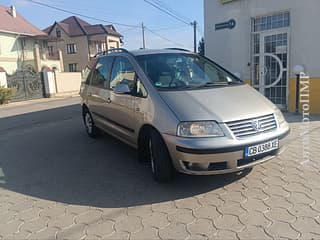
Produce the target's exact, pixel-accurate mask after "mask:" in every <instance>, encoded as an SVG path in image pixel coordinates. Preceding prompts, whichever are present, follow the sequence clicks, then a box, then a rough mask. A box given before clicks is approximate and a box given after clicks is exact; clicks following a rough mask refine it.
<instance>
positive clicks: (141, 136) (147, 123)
mask: <svg viewBox="0 0 320 240" xmlns="http://www.w3.org/2000/svg"><path fill="white" fill-rule="evenodd" d="M84 78H85V79H84V82H83V84H82V86H81V97H82V111H83V119H84V124H85V127H86V131H87V133H88V135H89V136H90V137H95V136H97V134H98V133H99V131H101V130H102V131H105V132H107V133H108V134H110V135H112V136H114V137H116V138H118V139H120V140H121V141H123V142H125V143H126V144H129V145H130V146H132V147H134V148H136V149H137V150H138V154H139V158H140V159H141V160H145V161H150V163H151V164H150V165H151V171H152V173H153V176H154V178H155V179H156V180H157V181H169V180H170V179H171V178H172V177H173V175H174V171H175V170H177V171H179V172H183V173H187V174H194V175H208V174H224V173H230V172H236V171H240V170H242V169H245V168H249V167H252V166H254V165H256V164H261V163H263V162H265V161H267V160H270V159H272V158H274V157H276V156H277V155H279V154H280V153H282V152H283V150H284V139H285V137H286V136H287V135H288V134H289V132H290V128H289V125H288V123H287V122H286V121H285V119H284V117H283V115H282V113H281V111H280V110H279V109H278V108H277V107H276V106H275V105H274V104H273V103H271V102H270V101H269V100H268V99H266V98H265V97H264V96H262V95H261V94H260V93H259V92H258V91H256V90H255V89H253V88H252V87H250V86H248V85H246V84H244V83H243V82H242V81H241V80H240V79H238V78H237V77H236V76H234V75H233V74H232V73H230V72H229V71H227V70H226V69H224V68H223V67H221V66H219V65H218V64H216V63H215V62H213V61H211V60H210V59H208V58H205V57H202V56H200V55H198V54H194V53H191V52H188V51H186V50H182V49H163V50H137V51H131V52H129V51H127V50H125V49H113V50H111V51H108V52H105V53H103V54H100V55H99V56H97V57H96V58H94V59H93V60H92V61H91V62H90V64H89V65H88V67H87V68H86V69H85V70H84Z"/></svg>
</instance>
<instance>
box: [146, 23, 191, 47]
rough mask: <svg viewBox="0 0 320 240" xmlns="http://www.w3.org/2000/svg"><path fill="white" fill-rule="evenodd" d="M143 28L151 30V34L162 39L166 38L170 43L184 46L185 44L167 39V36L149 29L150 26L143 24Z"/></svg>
mask: <svg viewBox="0 0 320 240" xmlns="http://www.w3.org/2000/svg"><path fill="white" fill-rule="evenodd" d="M144 28H145V29H146V30H148V31H149V32H151V33H152V34H154V35H156V36H158V37H159V38H162V39H163V40H166V41H167V42H170V43H172V44H174V45H177V46H181V47H186V46H185V45H183V44H181V43H178V42H175V41H172V40H170V39H168V38H166V37H164V36H162V35H160V34H159V33H156V32H154V31H153V30H151V29H150V28H148V27H146V26H145V27H144Z"/></svg>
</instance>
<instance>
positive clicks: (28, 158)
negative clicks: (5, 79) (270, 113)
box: [0, 98, 320, 239]
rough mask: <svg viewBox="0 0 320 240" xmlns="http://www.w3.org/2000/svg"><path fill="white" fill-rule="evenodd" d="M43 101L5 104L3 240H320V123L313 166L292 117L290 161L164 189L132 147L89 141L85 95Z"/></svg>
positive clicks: (1, 134) (188, 179) (0, 120)
mask: <svg viewBox="0 0 320 240" xmlns="http://www.w3.org/2000/svg"><path fill="white" fill-rule="evenodd" d="M35 103H36V104H35V105H34V102H33V103H32V104H31V105H30V104H24V105H23V107H22V106H21V105H19V104H17V105H15V106H10V105H9V106H7V107H0V239H239V238H241V239H282V238H286V239H297V238H300V239H311V238H313V239H320V185H319V182H320V166H319V165H320V164H319V163H320V150H319V149H320V118H319V117H315V118H313V121H312V122H311V123H310V125H309V126H310V134H309V135H308V136H309V139H310V149H311V157H312V160H311V161H310V162H304V161H303V160H302V137H301V136H300V134H301V132H302V130H303V129H301V123H300V118H301V117H300V116H296V115H288V116H287V118H288V119H289V121H290V122H291V123H290V124H291V126H292V133H291V135H290V140H289V144H288V150H287V152H286V153H285V154H283V155H282V156H281V157H279V158H277V159H274V160H272V161H270V162H268V163H266V164H264V165H261V166H258V167H255V168H254V169H252V170H248V171H245V172H243V173H240V174H228V175H222V176H187V175H178V176H177V177H176V179H175V180H174V181H173V182H172V183H169V184H160V183H156V182H154V181H153V180H152V177H151V173H150V170H149V166H148V165H143V164H141V163H139V162H138V161H137V160H136V152H135V151H134V150H133V149H131V148H130V147H128V146H126V145H124V144H122V143H121V142H119V141H117V140H115V139H114V138H112V137H110V136H107V135H106V136H103V137H102V138H100V139H97V140H92V139H89V138H88V137H87V136H86V133H85V131H84V128H83V126H82V121H81V111H80V106H79V104H78V103H79V99H78V98H71V99H62V100H61V99H60V100H56V101H55V100H54V101H48V102H45V103H43V102H42V103H40V102H37V101H36V102H35ZM38 103H39V104H38ZM44 104H45V106H44Z"/></svg>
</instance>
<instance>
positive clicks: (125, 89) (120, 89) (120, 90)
mask: <svg viewBox="0 0 320 240" xmlns="http://www.w3.org/2000/svg"><path fill="white" fill-rule="evenodd" d="M113 91H114V92H115V93H116V94H128V93H131V90H130V88H129V86H128V84H125V83H119V84H118V85H117V86H116V87H115V88H114V90H113Z"/></svg>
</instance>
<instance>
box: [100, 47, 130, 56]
mask: <svg viewBox="0 0 320 240" xmlns="http://www.w3.org/2000/svg"><path fill="white" fill-rule="evenodd" d="M113 52H119V53H121V52H124V53H130V52H129V51H128V50H127V49H125V48H111V49H108V50H106V51H103V52H100V53H97V54H96V55H95V56H94V57H95V58H96V57H100V56H105V55H107V54H108V53H113Z"/></svg>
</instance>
